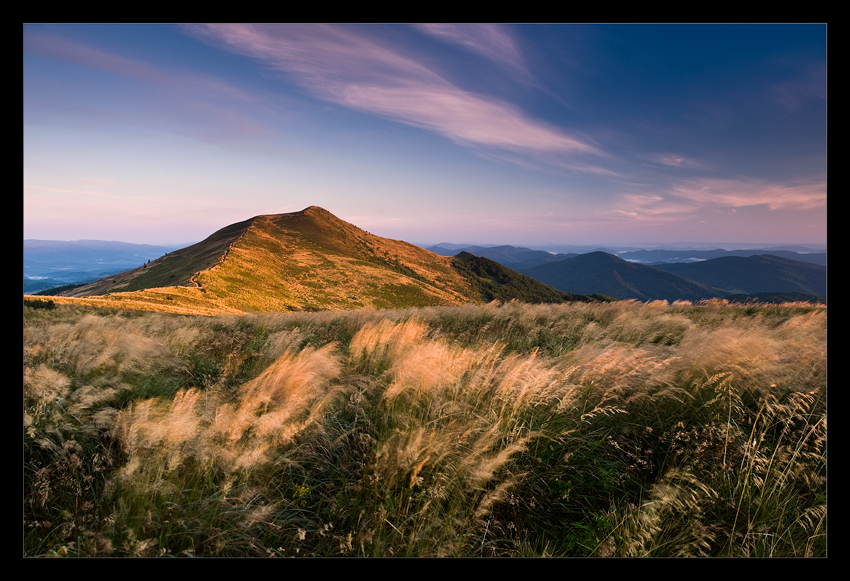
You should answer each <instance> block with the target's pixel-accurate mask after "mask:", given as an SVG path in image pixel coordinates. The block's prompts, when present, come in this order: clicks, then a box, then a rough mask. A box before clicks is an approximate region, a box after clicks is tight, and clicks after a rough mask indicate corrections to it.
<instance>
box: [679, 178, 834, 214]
mask: <svg viewBox="0 0 850 581" xmlns="http://www.w3.org/2000/svg"><path fill="white" fill-rule="evenodd" d="M670 193H671V194H673V195H674V196H676V197H677V198H680V199H683V200H688V201H690V202H691V203H693V204H694V205H696V206H726V207H731V208H738V207H743V206H755V205H767V206H768V207H769V208H770V209H771V210H812V209H815V208H822V207H825V206H826V182H822V181H818V182H813V183H808V184H797V185H793V184H777V183H768V182H763V181H758V180H738V179H727V180H721V179H698V180H689V181H685V182H681V183H679V184H677V185H676V186H674V187H673V188H672V191H671V192H670Z"/></svg>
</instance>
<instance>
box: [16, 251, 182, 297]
mask: <svg viewBox="0 0 850 581" xmlns="http://www.w3.org/2000/svg"><path fill="white" fill-rule="evenodd" d="M178 248H180V246H154V245H151V244H131V243H128V242H114V241H104V240H71V241H65V240H36V239H26V240H24V293H34V292H38V291H40V290H44V289H50V288H53V287H57V286H63V285H67V284H79V283H83V282H92V281H95V280H97V279H100V278H103V277H105V276H110V275H112V274H117V273H119V272H123V271H125V270H127V269H130V268H135V267H137V266H141V265H142V264H144V263H145V262H146V261H148V260H155V259H157V258H159V257H160V256H162V255H163V254H166V253H167V252H172V251H174V250H176V249H178Z"/></svg>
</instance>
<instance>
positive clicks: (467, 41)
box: [417, 23, 523, 69]
mask: <svg viewBox="0 0 850 581" xmlns="http://www.w3.org/2000/svg"><path fill="white" fill-rule="evenodd" d="M417 28H419V29H420V30H421V31H422V32H425V33H426V34H429V35H431V36H433V37H435V38H439V39H440V40H442V41H444V42H448V43H452V44H456V45H458V46H462V47H464V48H466V49H468V50H470V51H472V52H474V53H477V54H479V55H481V56H483V57H485V58H487V59H490V60H492V61H494V62H496V63H499V64H503V65H508V66H509V67H512V68H516V69H521V68H522V65H523V61H522V55H521V54H520V52H519V48H518V47H517V45H516V43H515V42H514V39H513V38H511V36H510V34H508V32H507V31H506V30H505V29H504V28H503V27H501V26H499V25H497V24H445V23H444V24H419V25H417Z"/></svg>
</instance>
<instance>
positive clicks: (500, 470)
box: [24, 226, 827, 557]
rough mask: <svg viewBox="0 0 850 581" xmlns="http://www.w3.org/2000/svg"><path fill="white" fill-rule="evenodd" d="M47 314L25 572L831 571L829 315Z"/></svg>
mask: <svg viewBox="0 0 850 581" xmlns="http://www.w3.org/2000/svg"><path fill="white" fill-rule="evenodd" d="M281 227H282V226H281ZM359 240H361V241H368V240H369V238H368V237H365V236H364V237H363V238H361V239H359ZM310 243H311V244H315V245H317V246H318V245H320V244H321V240H319V239H316V240H313V241H312V242H310ZM364 243H365V242H364ZM404 250H405V247H403V246H399V248H398V249H397V252H396V254H393V255H390V256H389V257H388V258H387V260H388V261H389V260H395V259H396V258H395V257H398V258H397V260H398V261H399V263H400V264H403V265H407V264H413V261H412V260H410V261H409V262H403V259H404V260H406V259H405V256H406V255H405V254H404ZM230 256H237V257H239V258H238V259H239V260H240V261H242V264H252V265H256V264H261V263H263V260H264V259H263V258H261V257H257V256H253V257H252V256H240V255H239V252H238V245H234V248H233V249H232V250H231V253H230ZM311 256H313V255H310V254H309V253H307V252H306V251H305V253H304V254H303V255H299V256H298V257H295V258H292V259H280V262H278V263H275V264H274V266H268V265H267V268H269V269H272V268H274V269H277V268H295V266H294V265H295V264H296V263H297V264H302V265H306V264H311V265H312V266H311V268H317V269H320V268H328V269H330V270H334V271H336V270H337V267H336V266H334V265H335V264H336V262H337V261H338V262H339V263H340V264H343V263H346V264H348V263H350V262H351V261H355V260H359V259H355V258H352V257H346V256H343V255H338V256H336V257H335V258H328V259H327V262H328V263H329V264H327V265H326V264H324V263H322V264H312V263H311V261H312V260H313V258H311ZM252 261H253V262H252ZM235 264H237V263H235ZM435 264H438V263H435ZM234 268H235V267H234ZM408 268H410V269H411V270H413V271H414V272H416V273H422V274H423V276H424V275H425V273H426V271H425V269H426V268H428V267H426V266H422V265H419V266H417V268H419V269H421V270H416V269H414V267H413V266H409V267H408ZM430 268H433V269H434V270H433V271H429V272H432V273H434V274H436V275H437V276H440V274H437V273H439V272H443V271H439V270H438V266H436V265H435V266H433V267H430ZM450 274H451V273H450V272H449V271H444V276H445V277H446V280H447V282H446V286H445V288H446V289H451V288H459V287H452V286H451V285H450V284H449V282H450V281H451V280H456V279H452V278H450ZM203 276H204V275H203V274H202V275H201V277H203ZM232 276H237V274H236V273H235V272H234V274H233V275H232ZM339 276H340V277H342V274H339ZM376 277H378V275H377V274H376ZM220 280H226V276H224V275H220ZM411 280H412V281H415V280H418V279H416V278H415V277H413V276H412V275H411ZM202 284H204V283H203V281H202ZM210 284H211V283H210ZM251 284H256V285H262V284H265V283H263V281H261V280H259V279H258V280H254V281H252V282H251ZM410 284H411V285H413V283H412V282H411V283H410ZM458 284H459V283H458ZM339 285H340V286H341V287H344V285H345V280H344V279H343V278H340V280H339ZM413 286H416V288H417V289H419V290H418V291H417V292H418V293H420V294H418V295H417V296H426V295H427V293H428V292H430V291H427V289H426V288H425V287H424V286H418V285H413ZM185 288H187V290H192V289H190V288H188V287H185ZM375 288H379V287H378V285H377V284H376V286H375ZM151 292H153V291H151ZM292 292H293V293H295V291H292ZM337 292H338V293H339V294H340V296H343V295H345V294H347V293H348V292H349V289H345V290H337V291H328V294H327V295H326V296H327V297H328V298H327V300H328V302H333V300H335V299H334V298H333V297H334V296H335V295H334V294H333V293H337ZM411 292H412V291H411ZM434 292H436V291H434ZM442 292H445V293H446V295H445V296H446V297H448V296H451V295H450V291H449V290H445V291H442ZM456 292H458V294H459V293H460V291H456ZM281 296H283V295H281ZM292 296H296V295H295V294H293V295H292ZM435 296H436V295H435ZM172 300H173V299H172ZM246 300H247V299H246ZM370 300H374V299H370ZM50 306H51V305H49V304H48V303H47V301H44V302H42V303H37V304H36V303H32V302H31V303H30V306H25V308H24V533H25V537H24V554H25V555H27V556H256V557H261V556H469V557H471V556H486V557H489V556H703V555H706V556H736V557H737V556H800V557H802V556H825V555H826V546H827V542H826V530H827V526H826V524H827V523H826V513H827V508H826V507H827V504H826V307H825V306H822V305H811V304H807V303H788V304H784V305H747V306H740V305H738V306H736V305H730V304H728V303H725V302H723V301H710V302H705V303H701V304H691V303H687V302H680V303H674V304H672V305H671V304H667V303H665V302H660V301H659V302H654V303H649V304H642V303H636V302H630V301H625V302H613V303H569V304H558V305H555V304H540V305H531V304H522V303H518V302H510V303H506V304H503V305H500V304H498V303H495V302H494V303H492V304H488V305H479V306H476V305H471V304H468V305H465V306H429V307H422V308H409V309H396V310H375V309H361V310H350V311H331V310H328V311H321V312H315V313H310V312H296V313H282V314H281V313H266V314H247V315H238V316H237V315H229V316H228V315H218V316H215V317H201V316H180V315H173V314H165V313H155V312H143V311H132V310H118V309H108V308H94V307H86V306H83V305H80V304H74V305H70V304H61V303H60V304H53V307H54V308H49V307H50Z"/></svg>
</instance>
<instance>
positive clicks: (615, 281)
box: [520, 252, 724, 301]
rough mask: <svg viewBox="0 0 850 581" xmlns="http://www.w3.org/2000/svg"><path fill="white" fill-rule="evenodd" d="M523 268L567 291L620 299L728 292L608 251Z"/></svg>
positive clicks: (679, 297) (676, 297)
mask: <svg viewBox="0 0 850 581" xmlns="http://www.w3.org/2000/svg"><path fill="white" fill-rule="evenodd" d="M520 272H521V273H522V274H525V275H528V276H530V277H532V278H535V279H537V280H539V281H540V282H542V283H544V284H547V285H549V286H551V287H554V288H556V289H558V290H561V291H564V292H571V293H582V294H586V293H600V294H603V295H608V296H612V297H616V298H618V299H638V300H641V301H645V300H650V299H664V300H670V301H673V300H699V299H705V298H712V297H721V296H723V295H724V293H723V291H720V290H718V289H716V288H711V287H709V286H707V285H704V284H700V283H697V282H692V281H690V280H686V279H684V278H682V277H680V276H676V275H675V274H672V273H669V272H664V271H663V270H659V269H657V268H654V267H651V266H644V265H641V264H634V263H631V262H626V261H625V260H623V259H621V258H617V257H616V256H614V255H612V254H608V253H606V252H590V253H588V254H581V255H579V256H576V257H575V258H568V259H567V260H561V261H558V262H552V263H549V264H544V265H542V266H537V267H535V268H529V269H527V270H521V271H520Z"/></svg>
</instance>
